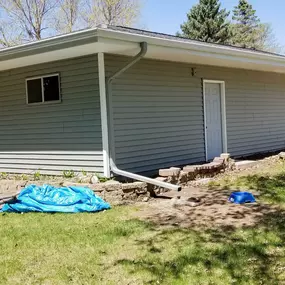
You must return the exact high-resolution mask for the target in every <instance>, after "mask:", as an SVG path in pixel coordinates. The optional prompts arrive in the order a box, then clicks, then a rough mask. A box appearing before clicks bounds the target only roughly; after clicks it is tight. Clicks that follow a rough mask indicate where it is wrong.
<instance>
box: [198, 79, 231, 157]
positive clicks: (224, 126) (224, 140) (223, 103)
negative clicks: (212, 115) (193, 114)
mask: <svg viewBox="0 0 285 285" xmlns="http://www.w3.org/2000/svg"><path fill="white" fill-rule="evenodd" d="M206 83H218V84H220V86H221V116H222V143H223V152H224V153H227V152H228V137H227V113H226V84H225V81H220V80H207V79H203V109H204V134H205V153H206V161H208V160H209V159H208V146H207V126H206V121H207V120H206V119H207V114H206V105H205V102H206V101H205V95H206V89H205V87H206Z"/></svg>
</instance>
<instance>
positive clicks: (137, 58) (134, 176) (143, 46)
mask: <svg viewBox="0 0 285 285" xmlns="http://www.w3.org/2000/svg"><path fill="white" fill-rule="evenodd" d="M140 47H141V50H140V52H139V53H138V54H137V55H136V56H135V57H134V58H133V60H132V61H130V62H129V63H128V64H126V65H125V66H124V67H123V68H121V69H120V70H118V71H117V72H115V73H114V74H113V75H112V76H110V77H109V78H108V79H107V92H108V98H109V99H110V98H111V92H112V88H111V87H112V82H113V80H114V79H116V78H117V77H118V76H120V75H121V74H123V73H124V72H125V71H126V70H128V69H129V68H130V67H132V66H133V65H134V64H136V63H137V62H138V61H140V60H141V59H142V58H143V57H144V56H145V54H146V52H147V43H146V42H142V43H140ZM109 105H110V104H109ZM109 107H110V106H109ZM109 129H110V128H109ZM110 133H111V132H110V131H109V136H110V137H111V136H112V135H113V134H112V133H111V134H110ZM111 141H114V140H113V139H112V140H111ZM113 157H114V151H113V149H112V148H110V168H111V171H112V172H113V173H115V174H117V175H120V176H124V177H128V178H132V179H134V180H138V181H143V182H146V183H149V184H152V185H156V186H159V187H163V188H166V189H171V190H175V191H181V186H179V185H173V184H170V183H166V182H162V181H158V180H156V179H152V178H149V177H145V176H142V175H138V174H135V173H132V172H129V171H125V170H121V169H119V168H118V167H117V166H116V164H115V161H114V159H113Z"/></svg>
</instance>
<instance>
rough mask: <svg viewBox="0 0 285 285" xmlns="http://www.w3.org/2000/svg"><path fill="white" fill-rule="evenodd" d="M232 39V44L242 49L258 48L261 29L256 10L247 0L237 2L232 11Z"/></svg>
mask: <svg viewBox="0 0 285 285" xmlns="http://www.w3.org/2000/svg"><path fill="white" fill-rule="evenodd" d="M233 21H234V23H233V25H232V28H233V39H232V44H234V45H236V46H240V47H244V48H252V49H257V48H260V46H259V43H260V39H259V38H260V36H261V33H262V29H263V27H262V26H261V25H260V20H259V18H258V17H257V16H256V10H254V9H253V8H252V5H250V4H249V3H248V2H247V0H239V4H238V6H236V7H235V8H234V10H233Z"/></svg>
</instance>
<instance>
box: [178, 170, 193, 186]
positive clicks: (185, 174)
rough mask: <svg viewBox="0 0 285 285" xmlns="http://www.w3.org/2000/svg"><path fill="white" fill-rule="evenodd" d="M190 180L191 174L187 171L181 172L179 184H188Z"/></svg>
mask: <svg viewBox="0 0 285 285" xmlns="http://www.w3.org/2000/svg"><path fill="white" fill-rule="evenodd" d="M189 180H190V178H189V173H188V172H185V171H181V172H180V174H179V179H178V183H179V184H186V183H187V182H188V181H189Z"/></svg>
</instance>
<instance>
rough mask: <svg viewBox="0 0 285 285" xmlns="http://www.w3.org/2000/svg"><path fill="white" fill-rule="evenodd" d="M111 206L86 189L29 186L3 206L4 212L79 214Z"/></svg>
mask: <svg viewBox="0 0 285 285" xmlns="http://www.w3.org/2000/svg"><path fill="white" fill-rule="evenodd" d="M110 208H111V207H110V205H109V204H108V203H106V202H105V201H104V200H103V199H101V198H100V197H98V196H96V195H95V194H94V192H93V191H92V190H90V189H88V188H85V187H73V186H71V187H61V188H56V187H53V186H50V185H43V186H36V185H29V186H27V187H26V188H25V189H23V190H22V191H21V193H20V194H19V196H18V198H17V200H15V201H13V202H10V203H7V204H5V205H4V206H3V208H2V212H17V213H19V212H20V213H22V212H46V213H55V212H62V213H79V212H98V211H102V210H106V209H110Z"/></svg>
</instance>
